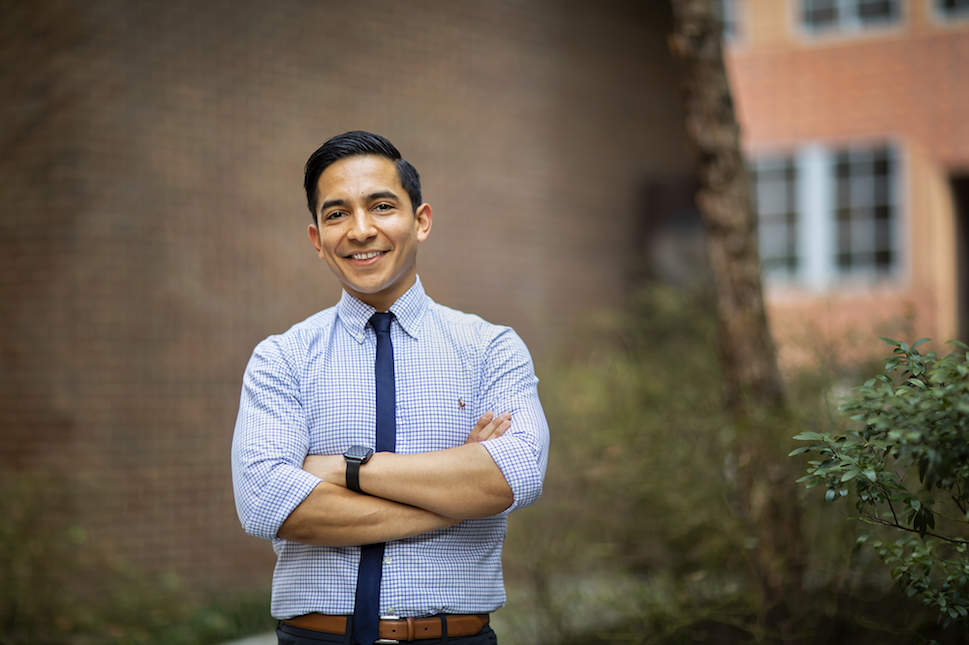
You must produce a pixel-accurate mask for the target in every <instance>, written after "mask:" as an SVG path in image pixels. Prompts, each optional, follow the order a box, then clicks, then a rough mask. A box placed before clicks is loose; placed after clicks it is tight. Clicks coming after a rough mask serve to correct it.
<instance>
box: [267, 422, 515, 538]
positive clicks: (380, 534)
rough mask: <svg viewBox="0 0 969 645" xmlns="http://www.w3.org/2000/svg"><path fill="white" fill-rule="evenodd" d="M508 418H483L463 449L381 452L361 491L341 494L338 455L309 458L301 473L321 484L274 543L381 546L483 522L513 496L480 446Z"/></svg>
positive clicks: (342, 468)
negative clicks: (461, 524) (467, 522)
mask: <svg viewBox="0 0 969 645" xmlns="http://www.w3.org/2000/svg"><path fill="white" fill-rule="evenodd" d="M510 426H511V415H509V414H501V415H498V416H495V415H493V414H492V413H490V412H486V413H485V414H484V415H483V416H482V417H481V418H480V419H479V420H478V422H477V423H476V424H475V426H474V428H473V429H472V431H471V434H470V435H469V436H468V439H467V441H466V442H465V444H464V445H463V446H458V447H455V448H449V449H447V450H439V451H435V452H424V453H416V454H408V455H398V454H394V453H388V452H379V453H376V454H375V455H374V456H373V457H371V459H370V461H369V462H367V464H366V465H365V466H363V467H362V468H361V469H360V487H361V489H362V490H364V491H366V493H367V494H360V493H356V492H354V491H351V490H349V489H347V488H346V464H345V462H344V459H343V457H342V456H341V455H310V456H309V457H307V458H306V461H305V462H304V464H303V469H304V470H306V471H307V472H309V473H311V474H313V475H316V476H317V477H319V478H320V479H322V480H323V481H321V482H320V484H319V485H318V486H316V488H314V489H313V491H312V492H311V493H310V494H309V495H308V496H307V497H306V498H305V499H304V500H303V501H302V502H301V503H300V504H299V506H297V507H296V508H295V509H294V510H293V512H292V513H290V515H289V517H287V518H286V520H285V521H284V522H283V524H282V526H281V527H280V528H279V532H278V533H277V535H278V537H281V538H284V539H287V540H292V541H294V542H302V543H304V544H315V545H318V546H350V545H360V544H373V543H376V542H386V541H388V540H396V539H400V538H404V537H410V536H412V535H418V534H421V533H426V532H428V531H433V530H435V529H441V528H446V527H448V526H452V525H454V524H457V523H458V522H460V521H461V520H462V519H470V518H478V517H488V516H490V515H494V514H496V513H500V512H501V511H503V510H505V509H507V508H508V507H509V506H510V505H511V503H512V501H513V500H514V496H513V494H512V491H511V487H510V486H509V485H508V482H507V481H506V480H505V477H504V475H503V474H502V473H501V470H500V469H499V468H498V465H497V464H496V463H495V461H494V459H492V457H491V454H490V453H489V452H488V451H487V450H486V449H485V447H484V446H483V445H482V444H481V442H483V441H487V440H489V439H493V438H497V437H500V436H501V435H502V434H504V432H505V430H507V429H508V428H509V427H510Z"/></svg>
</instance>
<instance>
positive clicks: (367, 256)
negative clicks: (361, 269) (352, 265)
mask: <svg viewBox="0 0 969 645" xmlns="http://www.w3.org/2000/svg"><path fill="white" fill-rule="evenodd" d="M384 253H386V251H367V252H366V253H351V254H350V255H348V256H346V257H347V258H349V259H351V260H361V261H362V260H371V259H373V258H375V257H379V256H381V255H383V254H384Z"/></svg>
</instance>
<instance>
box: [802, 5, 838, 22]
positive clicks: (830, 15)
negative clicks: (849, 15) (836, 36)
mask: <svg viewBox="0 0 969 645" xmlns="http://www.w3.org/2000/svg"><path fill="white" fill-rule="evenodd" d="M802 2H803V9H802V12H801V16H802V20H803V21H804V24H805V25H806V26H807V27H811V28H813V29H824V28H825V27H833V26H835V25H837V23H838V5H837V3H836V0H802Z"/></svg>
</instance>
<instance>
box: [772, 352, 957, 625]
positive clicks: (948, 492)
mask: <svg viewBox="0 0 969 645" xmlns="http://www.w3.org/2000/svg"><path fill="white" fill-rule="evenodd" d="M883 340H884V341H885V342H886V343H888V344H889V345H890V346H893V347H894V348H895V349H894V352H893V356H892V357H890V358H889V359H887V360H886V363H885V373H884V374H882V375H880V376H878V377H876V378H874V379H871V380H869V381H867V382H866V383H865V384H864V385H862V386H861V387H859V388H857V389H856V392H857V395H858V396H857V398H853V399H850V400H848V401H847V402H846V403H845V404H844V405H842V406H841V411H842V412H843V413H844V414H845V415H848V416H850V418H851V419H852V420H853V421H855V422H856V423H857V424H858V425H859V426H860V427H859V428H858V429H854V430H851V431H849V432H846V433H844V434H841V435H836V436H832V435H831V434H827V433H818V432H806V433H802V434H799V435H798V436H796V437H795V439H799V440H802V441H812V442H814V443H812V444H810V445H808V446H804V447H801V448H798V449H797V450H795V451H793V452H792V453H791V454H792V455H798V454H801V453H815V454H817V455H818V456H819V457H820V459H818V460H814V461H811V462H809V463H810V467H809V468H808V475H807V476H805V477H803V478H801V481H804V482H806V484H807V487H808V488H813V487H815V486H819V485H823V486H824V488H825V500H826V501H828V502H834V501H836V500H838V499H841V498H845V497H848V496H849V495H852V496H853V500H854V505H855V509H856V510H857V511H858V517H857V519H860V520H862V521H863V522H865V523H867V524H871V525H876V526H886V527H890V528H892V529H894V530H896V531H899V532H901V533H903V534H904V535H903V536H902V537H900V538H898V539H895V540H894V541H890V540H881V539H879V540H875V541H874V542H873V543H874V547H875V549H876V551H877V553H878V555H879V556H880V557H881V558H882V560H884V562H885V563H886V564H889V565H892V566H891V575H892V578H893V579H894V580H895V581H896V583H897V584H898V585H899V586H900V587H901V588H902V589H903V590H904V591H905V592H906V594H907V595H908V596H914V595H916V594H918V595H920V596H921V597H922V598H923V600H924V602H925V603H926V604H928V605H931V606H934V607H936V608H937V609H938V610H939V611H940V612H941V614H942V617H943V622H944V623H946V624H947V623H948V622H949V621H966V620H967V616H969V554H967V553H966V546H967V545H969V351H966V350H969V347H967V346H966V345H965V344H963V343H959V342H956V341H953V343H952V344H953V345H955V346H956V347H958V348H959V349H960V350H962V353H953V354H949V355H948V356H946V357H944V358H939V357H938V355H937V354H936V353H935V352H930V353H928V354H926V355H922V354H921V353H920V352H919V350H918V347H919V346H920V345H921V344H923V343H924V342H926V341H927V340H928V339H922V340H919V341H918V342H916V343H914V344H913V345H911V346H909V345H908V344H906V343H902V342H899V341H895V340H891V339H887V338H885V339H883ZM868 539H869V537H868V535H862V536H861V537H860V538H859V540H860V541H861V542H865V541H867V540H868Z"/></svg>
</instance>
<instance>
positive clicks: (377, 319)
mask: <svg viewBox="0 0 969 645" xmlns="http://www.w3.org/2000/svg"><path fill="white" fill-rule="evenodd" d="M393 317H394V314H392V313H390V312H389V311H388V312H385V313H380V312H377V313H375V314H374V315H372V316H370V324H371V325H373V330H374V331H375V332H377V333H378V334H386V333H389V332H390V321H391V320H392V319H393Z"/></svg>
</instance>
